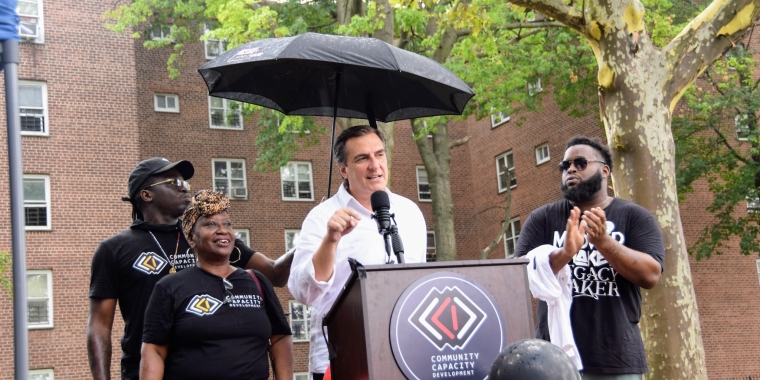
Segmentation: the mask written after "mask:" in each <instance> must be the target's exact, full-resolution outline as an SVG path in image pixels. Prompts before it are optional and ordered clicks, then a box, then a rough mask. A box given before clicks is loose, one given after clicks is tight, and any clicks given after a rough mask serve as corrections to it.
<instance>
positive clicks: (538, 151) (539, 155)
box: [536, 143, 551, 165]
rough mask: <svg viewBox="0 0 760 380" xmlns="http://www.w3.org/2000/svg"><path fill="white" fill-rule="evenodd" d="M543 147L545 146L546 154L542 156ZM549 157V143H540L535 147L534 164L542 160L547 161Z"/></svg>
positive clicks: (539, 163)
mask: <svg viewBox="0 0 760 380" xmlns="http://www.w3.org/2000/svg"><path fill="white" fill-rule="evenodd" d="M544 148H546V149H545V150H546V156H544ZM550 159H551V157H550V156H549V144H548V143H547V144H541V145H539V146H537V147H536V165H541V164H543V163H544V162H549V160H550Z"/></svg>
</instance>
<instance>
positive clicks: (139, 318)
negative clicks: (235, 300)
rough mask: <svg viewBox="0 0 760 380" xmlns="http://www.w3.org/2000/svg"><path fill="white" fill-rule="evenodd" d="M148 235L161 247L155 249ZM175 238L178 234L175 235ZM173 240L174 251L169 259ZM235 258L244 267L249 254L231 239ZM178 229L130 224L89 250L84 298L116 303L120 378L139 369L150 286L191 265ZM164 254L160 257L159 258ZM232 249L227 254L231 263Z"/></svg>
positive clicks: (133, 375)
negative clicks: (87, 288) (119, 328)
mask: <svg viewBox="0 0 760 380" xmlns="http://www.w3.org/2000/svg"><path fill="white" fill-rule="evenodd" d="M149 232H152V233H153V235H154V236H155V237H156V239H157V240H158V242H159V243H160V244H161V248H163V252H162V251H161V248H159V247H158V246H157V245H156V242H155V241H154V240H153V237H151V236H150V233H149ZM178 234H179V235H178ZM178 236H179V249H177V255H176V257H175V256H174V251H175V247H176V246H177V237H178ZM235 246H236V247H238V248H239V249H240V252H241V254H240V256H241V257H240V260H238V261H237V262H236V263H234V264H233V265H236V266H241V267H243V266H245V264H247V263H248V261H249V260H250V259H251V257H252V256H253V254H254V252H255V251H254V250H252V249H251V248H248V247H247V246H246V245H245V243H243V242H242V241H241V240H239V239H237V240H236V241H235ZM188 248H190V246H189V244H188V243H187V240H185V236H184V235H183V234H182V232H181V225H180V223H179V222H178V223H177V224H176V225H155V224H150V223H145V222H143V221H142V220H136V221H135V222H134V223H133V224H132V226H131V227H130V228H129V229H128V230H125V231H122V232H120V233H119V234H117V235H114V236H112V237H110V238H108V239H106V240H104V241H103V242H101V243H100V245H99V246H98V248H97V249H96V250H95V255H94V256H93V258H92V267H91V269H90V294H89V296H90V298H112V299H117V300H118V302H119V309H120V310H121V316H122V318H123V319H124V336H123V337H122V339H121V349H122V351H123V354H122V357H121V378H122V379H124V380H127V379H129V380H131V379H137V378H138V377H139V369H140V368H139V367H140V345H141V344H142V342H141V337H142V332H143V318H144V315H145V308H146V307H147V306H148V300H149V299H150V295H151V294H152V293H153V287H154V286H155V285H156V283H157V282H158V280H160V279H161V278H163V277H164V276H166V275H168V274H169V269H171V262H172V261H174V263H175V264H174V265H175V268H176V269H177V270H178V271H180V270H182V269H185V268H189V267H194V266H195V257H194V256H193V253H192V251H190V252H188ZM164 253H165V254H164ZM236 254H237V250H233V252H232V256H233V257H232V259H233V260H234V259H235V256H236Z"/></svg>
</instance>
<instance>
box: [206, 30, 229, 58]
mask: <svg viewBox="0 0 760 380" xmlns="http://www.w3.org/2000/svg"><path fill="white" fill-rule="evenodd" d="M212 29H214V23H212V22H206V23H203V33H204V34H205V33H208V31H209V30H212ZM225 45H226V41H224V40H220V39H217V38H209V39H207V40H205V41H203V50H204V51H205V52H206V59H214V58H216V57H218V56H219V55H220V54H222V53H224V50H225Z"/></svg>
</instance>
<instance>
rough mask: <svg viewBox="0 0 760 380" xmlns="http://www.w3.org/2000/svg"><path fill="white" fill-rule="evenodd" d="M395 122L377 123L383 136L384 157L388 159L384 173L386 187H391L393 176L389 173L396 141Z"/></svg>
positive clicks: (391, 167) (391, 168)
mask: <svg viewBox="0 0 760 380" xmlns="http://www.w3.org/2000/svg"><path fill="white" fill-rule="evenodd" d="M395 127H396V123H395V122H393V121H392V122H390V123H381V122H378V123H377V129H379V130H380V131H381V132H383V135H384V136H385V157H386V158H387V159H388V172H387V173H385V178H387V179H388V185H387V186H388V188H389V189H393V187H391V180H392V178H393V176H391V173H392V172H393V149H394V148H395V146H396V142H395V140H394V138H393V132H394V130H395V129H396V128H395Z"/></svg>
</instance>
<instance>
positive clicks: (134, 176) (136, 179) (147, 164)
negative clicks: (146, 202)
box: [121, 157, 195, 205]
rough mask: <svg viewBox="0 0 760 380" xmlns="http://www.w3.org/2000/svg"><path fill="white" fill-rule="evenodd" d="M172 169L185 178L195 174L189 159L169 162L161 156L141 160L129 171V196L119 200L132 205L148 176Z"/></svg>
mask: <svg viewBox="0 0 760 380" xmlns="http://www.w3.org/2000/svg"><path fill="white" fill-rule="evenodd" d="M172 169H177V171H179V174H181V175H182V177H183V178H184V179H185V180H188V179H190V178H192V177H193V174H195V168H194V167H193V164H192V163H190V161H187V160H181V161H177V162H171V161H169V160H167V159H165V158H162V157H153V158H149V159H147V160H145V161H141V162H140V163H139V164H137V166H135V168H134V169H132V172H131V173H129V184H128V191H129V197H123V198H121V200H122V201H124V202H131V203H132V204H133V205H134V204H135V203H134V200H135V199H137V195H138V193H140V190H142V189H143V187H144V186H145V181H147V180H148V178H150V176H152V175H154V174H160V173H163V172H165V171H169V170H172Z"/></svg>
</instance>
